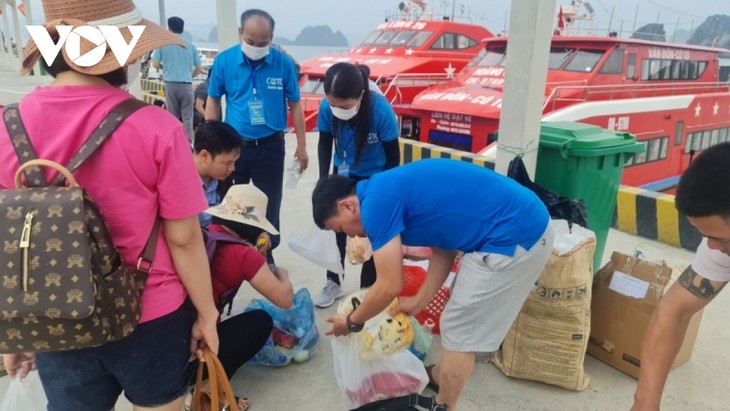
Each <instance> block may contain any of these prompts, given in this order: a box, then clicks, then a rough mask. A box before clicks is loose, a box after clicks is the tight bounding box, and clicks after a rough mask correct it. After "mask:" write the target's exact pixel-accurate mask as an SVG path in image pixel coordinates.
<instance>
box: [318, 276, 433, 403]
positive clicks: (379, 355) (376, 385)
mask: <svg viewBox="0 0 730 411" xmlns="http://www.w3.org/2000/svg"><path fill="white" fill-rule="evenodd" d="M367 292H368V290H360V291H357V292H355V293H353V294H351V295H349V296H348V297H346V298H344V299H343V301H342V302H341V303H340V305H339V307H338V309H337V312H338V313H339V314H348V313H350V312H352V311H353V310H355V309H356V308H357V306H358V305H359V303H360V302H362V301H363V300H364V298H365V295H366V294H367ZM395 305H397V299H396V300H394V301H393V302H392V303H391V305H390V306H389V308H391V309H392V308H394V306H395ZM414 322H415V321H412V319H410V318H408V316H406V315H405V314H403V313H399V314H397V315H395V316H391V315H390V314H389V310H388V309H386V310H385V311H383V312H381V313H379V314H378V315H376V316H375V317H373V318H371V319H370V320H368V321H366V322H365V324H364V327H363V329H362V331H361V332H359V333H356V334H349V335H347V336H345V337H333V339H332V353H333V354H334V364H335V376H336V378H337V384H338V386H339V387H340V392H341V393H342V398H343V399H344V401H345V403H346V405H347V409H354V408H358V407H360V406H362V405H365V404H369V403H372V402H374V401H379V400H383V399H386V398H393V397H400V396H403V395H408V394H414V393H420V392H421V391H422V390H423V389H424V388H425V387H426V384H427V383H428V375H427V374H426V369H425V368H424V366H423V363H422V362H421V360H419V359H418V358H417V357H416V356H415V355H414V354H413V353H411V352H410V351H409V350H408V349H407V347H409V346H410V345H411V344H412V342H413V341H414V335H413V333H414V332H413V329H412V328H411V327H412V324H413V323H414Z"/></svg>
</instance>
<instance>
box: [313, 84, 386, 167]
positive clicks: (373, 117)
mask: <svg viewBox="0 0 730 411" xmlns="http://www.w3.org/2000/svg"><path fill="white" fill-rule="evenodd" d="M333 120H334V121H333ZM317 128H319V131H321V132H325V133H331V134H332V135H334V137H335V150H334V155H333V162H334V164H335V166H337V167H338V168H339V167H340V166H341V165H342V163H343V162H344V161H345V160H347V164H348V165H349V166H350V175H351V176H353V177H370V176H371V175H373V174H375V173H377V172H380V171H382V170H383V167H384V166H385V151H384V150H383V142H388V141H393V140H395V139H397V138H398V122H397V121H396V118H395V112H394V111H393V107H391V106H390V104H389V103H388V100H386V99H385V97H383V96H382V95H381V94H377V93H370V133H369V134H368V141H367V144H366V145H365V146H364V147H363V148H362V151H361V152H360V162H359V163H358V164H357V166H356V165H355V143H356V138H357V137H356V135H355V127H354V126H353V125H352V124H350V123H349V122H347V121H342V120H338V119H333V118H332V109H330V105H329V103H328V102H327V99H323V100H322V103H321V104H320V106H319V116H318V118H317Z"/></svg>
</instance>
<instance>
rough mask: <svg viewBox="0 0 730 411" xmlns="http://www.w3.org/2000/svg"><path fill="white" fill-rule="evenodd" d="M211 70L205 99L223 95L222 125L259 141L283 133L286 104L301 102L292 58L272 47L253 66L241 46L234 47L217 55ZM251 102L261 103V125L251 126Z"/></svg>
mask: <svg viewBox="0 0 730 411" xmlns="http://www.w3.org/2000/svg"><path fill="white" fill-rule="evenodd" d="M212 70H213V72H212V73H211V75H210V84H209V86H208V96H209V97H213V98H216V99H219V98H221V97H223V96H224V95H225V96H226V116H225V122H226V123H228V124H230V125H231V126H233V128H235V129H236V130H237V131H238V133H239V134H241V135H242V136H244V137H246V138H248V139H258V138H262V137H267V136H270V135H272V134H274V133H276V132H279V131H284V130H286V128H287V106H286V101H287V100H289V101H299V100H300V97H299V83H298V79H297V74H296V70H295V68H294V63H293V62H292V60H291V58H289V57H287V56H286V55H284V54H283V53H282V52H280V51H279V50H277V49H275V48H273V47H272V48H271V49H270V50H269V55H268V56H266V57H265V58H264V59H263V60H262V61H259V62H257V63H256V64H253V65H252V64H251V62H250V61H249V59H248V58H244V55H243V52H242V51H241V46H240V45H235V46H233V47H231V48H229V49H226V50H224V51H223V52H222V53H220V54H218V55H217V56H216V58H215V60H214V61H213V68H212ZM254 91H255V93H254ZM254 94H255V97H254ZM254 100H258V101H261V102H262V103H263V108H264V110H263V111H264V124H256V125H254V124H251V110H250V109H249V107H250V104H251V102H252V101H254Z"/></svg>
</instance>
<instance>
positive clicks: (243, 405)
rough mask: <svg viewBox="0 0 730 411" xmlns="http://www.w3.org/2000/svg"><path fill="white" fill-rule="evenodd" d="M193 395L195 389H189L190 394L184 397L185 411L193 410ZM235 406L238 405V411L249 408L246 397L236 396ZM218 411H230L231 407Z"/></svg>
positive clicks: (244, 410) (224, 407)
mask: <svg viewBox="0 0 730 411" xmlns="http://www.w3.org/2000/svg"><path fill="white" fill-rule="evenodd" d="M194 394H195V387H193V388H191V389H190V392H189V393H188V395H187V396H186V397H185V403H184V408H185V411H191V410H192V409H193V395H194ZM236 404H238V411H246V410H248V407H249V405H250V404H249V402H248V398H247V397H239V396H236ZM220 411H231V407H230V406H229V405H226V406H223V407H221V409H220Z"/></svg>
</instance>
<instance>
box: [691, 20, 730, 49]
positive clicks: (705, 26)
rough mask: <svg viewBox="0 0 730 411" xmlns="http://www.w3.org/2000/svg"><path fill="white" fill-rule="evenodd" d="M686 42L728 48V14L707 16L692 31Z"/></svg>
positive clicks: (729, 37) (729, 32)
mask: <svg viewBox="0 0 730 411" xmlns="http://www.w3.org/2000/svg"><path fill="white" fill-rule="evenodd" d="M687 43H689V44H697V45H700V46H714V47H723V48H730V16H726V15H722V14H717V15H714V16H710V17H708V18H707V19H706V20H705V21H704V22H702V24H700V25H699V26H698V27H697V29H695V31H694V32H692V36H691V37H690V38H689V40H688V41H687Z"/></svg>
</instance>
